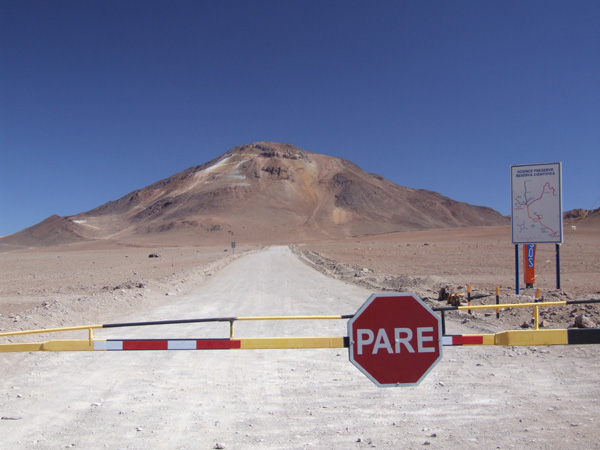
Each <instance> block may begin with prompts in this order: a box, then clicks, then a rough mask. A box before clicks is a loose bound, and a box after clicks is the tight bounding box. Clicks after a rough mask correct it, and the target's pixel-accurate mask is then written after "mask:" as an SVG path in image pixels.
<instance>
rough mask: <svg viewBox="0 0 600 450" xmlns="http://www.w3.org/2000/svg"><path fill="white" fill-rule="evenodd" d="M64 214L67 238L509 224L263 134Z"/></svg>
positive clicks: (48, 231)
mask: <svg viewBox="0 0 600 450" xmlns="http://www.w3.org/2000/svg"><path fill="white" fill-rule="evenodd" d="M62 219H64V220H62V221H59V220H57V219H56V218H55V219H54V220H53V221H52V223H56V226H58V225H59V224H60V225H61V227H62V228H61V229H65V225H66V224H65V222H68V224H69V227H68V229H69V233H68V234H65V233H63V235H64V236H65V239H71V240H73V239H74V238H77V239H112V240H117V241H120V242H128V243H130V242H140V241H144V242H147V241H151V242H153V243H154V242H155V241H156V240H160V241H161V242H167V241H168V242H186V243H188V244H189V243H190V242H193V243H202V242H213V243H214V242H219V241H223V242H227V241H229V240H240V241H242V240H243V241H252V242H263V243H268V242H294V241H299V240H310V239H318V238H343V237H347V236H353V235H366V234H380V233H388V232H393V231H404V230H411V229H427V228H446V227H458V226H473V225H497V224H505V223H507V219H506V218H504V217H502V216H501V215H500V214H499V213H497V212H496V211H493V210H492V209H490V208H484V207H478V206H473V205H468V204H466V203H460V202H456V201H454V200H451V199H449V198H447V197H444V196H442V195H440V194H438V193H436V192H431V191H426V190H413V189H408V188H404V187H402V186H398V185H395V184H393V183H391V182H389V181H387V180H385V179H384V178H382V177H380V176H378V175H372V174H368V173H366V172H364V171H363V170H362V169H361V168H360V167H358V166H356V165H355V164H352V163H350V162H349V161H346V160H343V159H340V158H335V157H330V156H325V155H321V154H317V153H311V152H307V151H304V150H301V149H299V148H298V147H296V146H294V145H292V144H285V143H279V142H266V141H265V142H255V143H252V144H246V145H241V146H238V147H234V148H232V149H230V150H229V151H227V152H225V153H224V154H223V155H221V156H220V157H218V158H215V159H213V160H212V161H210V162H207V163H205V164H202V165H200V166H195V167H192V168H190V169H187V170H184V171H182V172H179V173H177V174H175V175H173V176H171V177H169V178H166V179H164V180H160V181H157V182H156V183H154V184H151V185H150V186H147V187H145V188H142V189H139V190H137V191H134V192H131V193H129V194H127V195H125V196H124V197H122V198H120V199H118V200H115V201H111V202H108V203H106V204H104V205H102V206H99V207H98V208H95V209H93V210H91V211H88V212H84V213H81V214H78V215H76V216H72V217H68V218H62ZM50 225H51V224H48V223H45V225H44V227H43V228H39V226H38V225H36V226H34V227H31V228H29V229H27V230H23V232H20V233H25V234H27V235H28V242H30V241H31V239H32V236H34V237H35V239H37V240H38V242H40V244H41V245H44V242H45V241H48V242H49V241H51V240H52V239H50V237H51V235H52V233H54V231H53V230H52V226H50ZM36 227H37V228H36ZM20 233H17V234H16V235H13V239H14V238H18V235H19V234H20ZM5 239H6V238H5Z"/></svg>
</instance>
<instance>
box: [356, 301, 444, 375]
mask: <svg viewBox="0 0 600 450" xmlns="http://www.w3.org/2000/svg"><path fill="white" fill-rule="evenodd" d="M348 336H349V337H350V345H349V349H350V361H351V362H352V364H354V365H355V366H356V367H358V369H359V370H360V371H361V372H363V373H364V374H365V375H366V376H368V377H369V378H370V379H371V381H373V382H374V383H375V384H376V385H378V386H380V387H385V386H415V385H417V384H419V383H420V382H421V380H422V379H423V378H425V376H426V375H427V374H428V373H429V371H430V370H431V369H432V368H433V366H435V365H436V364H437V362H438V361H439V360H440V359H442V325H441V320H440V317H439V316H438V315H437V314H436V313H434V312H433V311H432V310H431V308H429V306H427V305H426V304H425V302H423V300H421V299H420V298H419V297H417V296H416V295H415V294H413V293H408V292H402V293H387V294H373V295H371V297H369V299H368V300H367V301H366V302H365V303H364V304H363V305H362V306H361V307H360V309H359V310H358V311H357V312H356V314H355V315H354V317H353V318H352V319H350V320H349V321H348Z"/></svg>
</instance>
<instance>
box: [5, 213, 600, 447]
mask: <svg viewBox="0 0 600 450" xmlns="http://www.w3.org/2000/svg"><path fill="white" fill-rule="evenodd" d="M265 242H266V241H265ZM273 244H275V243H273ZM277 244H278V245H264V244H263V245H256V244H253V243H244V242H237V247H236V249H235V253H233V251H232V249H231V248H230V247H228V246H222V245H221V246H210V245H204V246H189V245H185V243H182V244H181V245H179V246H160V245H155V246H150V245H147V246H132V245H124V244H116V243H106V242H91V243H79V244H69V245H63V246H56V247H49V248H44V249H21V250H18V251H7V252H4V253H0V273H1V274H2V283H1V285H0V332H8V331H15V330H25V329H39V328H52V327H65V326H73V325H86V324H101V323H112V322H128V321H145V320H164V319H185V318H202V317H226V316H256V315H336V314H352V313H354V312H355V311H356V310H357V309H358V308H359V307H360V305H361V304H362V303H363V302H364V301H365V300H366V299H367V298H368V297H369V295H370V294H371V293H372V292H379V291H410V292H415V293H417V295H419V296H420V297H421V298H423V299H425V301H426V302H427V303H428V304H430V305H432V306H443V305H444V302H440V301H438V299H437V298H438V292H439V290H440V289H441V288H442V287H444V288H445V289H447V290H449V291H452V292H457V293H466V286H467V285H471V288H472V293H473V295H476V296H480V298H478V299H477V300H476V301H475V303H477V304H481V303H488V302H489V303H492V302H494V301H495V299H494V297H493V296H489V295H491V294H494V290H495V287H496V286H499V287H500V292H501V299H502V303H505V302H506V303H518V302H529V301H531V300H532V299H533V296H534V295H535V289H528V290H523V292H521V293H520V294H519V295H517V294H516V293H515V274H514V270H515V269H514V246H512V245H511V244H510V228H509V227H506V226H499V227H475V228H457V229H447V230H429V231H419V232H406V233H394V234H388V235H380V236H371V237H360V238H349V239H346V240H336V241H312V242H311V241H309V242H294V243H293V245H289V246H288V245H281V244H282V243H281V242H279V243H277ZM150 254H157V255H159V257H157V258H149V255H150ZM537 263H538V279H537V282H536V288H539V289H540V292H541V297H542V299H543V300H552V299H561V300H571V299H573V300H575V299H598V298H600V277H599V274H600V227H598V226H597V225H596V224H594V223H590V224H586V223H582V224H577V226H576V227H575V228H572V227H571V226H566V227H565V242H564V244H563V245H562V246H561V289H556V276H555V259H554V246H553V245H545V246H540V248H539V250H538V256H537ZM580 315H586V316H587V317H588V318H589V319H590V320H592V321H594V322H595V323H596V324H598V322H600V316H599V314H598V306H597V305H578V306H570V307H552V308H542V313H541V320H542V324H543V326H544V327H549V328H566V327H569V326H572V325H573V323H574V320H575V317H577V316H580ZM530 323H531V311H530V310H525V309H515V308H512V309H511V308H507V309H504V310H503V311H502V312H501V317H500V319H496V317H495V314H490V313H484V312H476V313H474V314H471V315H469V314H468V313H467V312H466V311H460V312H455V313H452V314H451V315H449V317H448V318H447V331H448V333H451V334H466V333H479V332H496V331H501V330H506V329H517V328H520V327H521V326H527V325H528V324H530ZM228 332H229V329H228V326H226V325H225V324H210V325H204V324H203V325H198V324H196V325H183V326H181V325H179V326H163V327H142V328H125V329H102V330H97V331H96V332H95V334H94V336H95V337H96V338H99V339H104V338H132V337H140V338H142V337H157V338H166V337H181V338H186V337H195V338H201V337H227V336H228ZM345 334H346V323H345V321H294V322H248V323H239V324H236V337H252V336H313V335H317V336H318V335H323V336H344V335H345ZM86 336H87V333H84V332H74V333H71V334H69V333H61V334H58V335H50V334H42V335H35V336H33V337H31V336H29V337H10V338H6V337H3V338H0V339H1V343H8V342H20V341H24V340H36V341H37V340H47V339H51V338H53V339H69V338H85V337H86ZM599 358H600V346H598V345H582V346H572V345H571V346H552V347H541V346H538V347H445V348H444V356H443V358H442V360H441V361H440V362H439V363H438V364H437V366H436V367H435V368H434V369H433V370H432V371H431V373H430V374H429V375H428V376H427V377H426V378H425V379H424V380H423V382H422V383H421V384H420V385H418V386H416V387H405V388H384V389H382V388H377V387H376V386H375V385H374V384H373V383H372V382H371V381H370V380H368V379H367V378H366V377H365V376H364V375H363V374H362V373H360V372H359V371H358V370H357V369H356V368H355V367H354V366H353V365H352V364H351V363H350V362H349V361H348V354H347V351H345V350H344V349H315V350H312V349H311V350H243V351H242V350H240V351H196V352H195V351H171V352H161V351H148V352H65V353H51V352H35V353H34V352H32V353H2V354H0V371H1V373H2V378H1V381H0V417H1V419H2V420H0V433H1V434H2V439H1V440H0V448H6V449H46V448H47V449H55V448H71V447H73V448H74V447H79V448H123V449H148V448H157V449H214V448H226V449H248V448H257V449H258V448H261V449H281V448H292V449H302V448H332V449H348V448H356V449H362V448H380V449H381V448H383V449H398V448H424V447H425V448H461V449H462V448H467V449H468V448H531V449H563V448H573V447H579V448H600V427H599V426H600V423H599V421H600V370H599V369H600V359H599Z"/></svg>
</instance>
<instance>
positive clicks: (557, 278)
mask: <svg viewBox="0 0 600 450" xmlns="http://www.w3.org/2000/svg"><path fill="white" fill-rule="evenodd" d="M556 289H560V244H556Z"/></svg>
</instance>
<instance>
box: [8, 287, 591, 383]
mask: <svg viewBox="0 0 600 450" xmlns="http://www.w3.org/2000/svg"><path fill="white" fill-rule="evenodd" d="M407 299H408V300H411V299H412V300H418V302H412V303H414V305H412V306H411V303H410V302H404V300H407ZM374 300H381V301H382V302H380V303H382V305H383V307H382V308H379V309H381V311H375V310H374V308H371V309H372V311H368V308H367V306H369V307H371V306H372V304H374ZM585 303H600V300H579V301H554V302H540V303H538V302H536V303H509V304H494V305H474V306H451V307H441V308H429V307H428V306H427V305H425V303H424V302H423V301H422V300H420V299H419V298H418V297H416V295H414V294H411V293H386V294H373V295H372V296H371V297H370V298H369V299H368V300H367V302H366V303H365V304H364V305H363V306H362V307H361V308H360V309H359V310H358V311H357V312H356V313H355V314H349V315H331V316H250V317H220V318H200V319H180V320H163V321H153V322H129V323H112V324H103V325H84V326H74V327H62V328H48V329H38V330H26V331H11V332H3V333H0V338H6V337H16V336H24V335H32V334H47V333H58V332H61V333H62V332H70V331H82V330H86V331H87V332H88V338H87V339H61V340H55V339H53V340H47V341H43V342H23V343H13V342H10V343H0V353H2V352H34V351H137V350H250V349H319V348H321V349H323V348H348V349H349V355H350V360H351V362H352V363H353V364H355V365H356V366H357V367H359V369H360V370H361V371H363V372H365V373H366V375H367V376H368V377H369V378H371V379H372V380H373V381H374V382H375V383H376V384H378V385H379V386H391V385H394V386H400V385H416V384H418V383H419V382H420V381H421V379H422V378H423V377H424V376H425V375H426V374H427V373H428V371H429V370H431V368H432V367H433V366H434V365H435V364H436V363H437V362H438V361H439V360H440V359H441V356H442V347H445V346H471V345H500V346H533V345H573V344H575V345H579V344H600V328H588V329H578V328H574V329H543V330H542V329H539V324H538V322H539V315H538V311H539V308H543V307H549V306H566V305H574V304H585ZM386 304H390V305H392V304H393V305H396V306H394V308H396V309H395V310H393V311H392V310H391V309H390V310H389V311H387V310H386V308H387V306H386ZM405 304H406V305H407V308H408V309H406V310H401V309H398V307H402V305H405ZM410 308H413V309H410ZM415 308H416V309H415ZM419 308H423V311H424V310H428V312H429V313H430V314H431V316H433V317H434V319H433V322H432V319H431V317H427V314H428V313H427V311H426V313H425V314H422V311H421V309H419ZM499 308H503V309H504V308H533V318H534V322H535V327H534V329H531V330H508V331H502V332H499V333H492V334H463V335H452V334H446V329H445V328H446V327H445V313H446V312H447V311H460V310H469V311H471V310H483V309H499ZM398 311H401V314H398ZM434 311H435V312H434ZM437 313H441V314H437ZM359 316H361V317H360V321H359V320H358V318H359ZM398 316H403V317H402V321H401V322H394V320H395V318H396V317H398ZM418 317H423V318H424V320H425V321H423V322H422V323H415V324H412V323H411V320H412V318H415V321H416V320H417V318H418ZM273 320H274V321H286V320H348V336H338V337H336V336H322V337H319V336H317V337H244V338H238V337H235V336H234V324H235V323H236V322H242V321H273ZM210 322H228V323H229V336H228V337H224V338H193V339H190V338H184V339H172V338H168V339H96V338H94V330H97V329H107V328H124V327H142V326H160V325H178V324H194V323H198V324H199V323H210ZM437 323H439V326H438V325H437ZM359 324H360V325H359ZM353 326H354V327H355V328H358V329H353V328H352V327H353ZM438 328H439V330H438ZM363 353H365V354H366V353H369V354H368V355H363ZM419 353H421V355H419ZM434 353H435V354H434ZM386 354H387V355H386ZM379 355H383V356H384V357H383V358H380V356H379ZM391 356H394V357H398V358H400V357H402V358H404V359H403V360H401V361H400V365H399V366H396V368H395V369H393V370H395V371H402V370H403V369H401V368H402V367H403V365H405V364H406V365H414V364H420V363H419V360H418V359H415V360H414V361H413V360H407V359H406V358H407V357H413V358H419V357H421V356H423V357H428V358H429V361H426V362H424V363H423V374H422V375H421V374H416V375H415V377H416V378H415V379H414V380H413V379H410V381H407V382H404V381H402V380H394V381H391V382H389V383H388V382H387V381H379V380H380V379H379V378H377V375H373V376H372V372H375V371H376V370H379V368H377V369H372V368H371V367H372V366H373V365H374V366H388V371H389V370H390V369H389V366H390V363H388V362H386V361H388V360H386V359H385V357H391ZM361 358H362V359H365V361H364V362H363V360H362V359H361ZM391 364H392V365H393V364H396V363H395V362H392V363H391ZM365 366H367V367H369V368H367V369H366V370H363V368H362V367H365ZM398 367H400V369H398ZM384 369H385V367H384ZM419 377H420V378H419ZM392 378H393V377H392ZM381 379H387V378H386V377H385V376H384V377H383V378H381Z"/></svg>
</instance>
